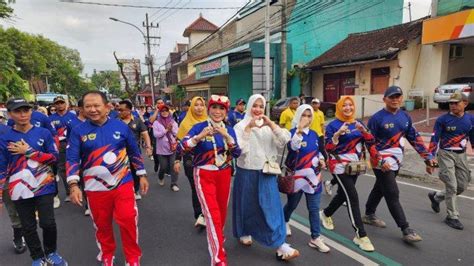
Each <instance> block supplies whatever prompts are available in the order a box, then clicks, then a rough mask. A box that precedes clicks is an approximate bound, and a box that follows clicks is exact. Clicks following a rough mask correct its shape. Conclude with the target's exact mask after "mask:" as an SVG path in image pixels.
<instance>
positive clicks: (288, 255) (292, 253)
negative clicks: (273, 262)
mask: <svg viewBox="0 0 474 266" xmlns="http://www.w3.org/2000/svg"><path fill="white" fill-rule="evenodd" d="M299 255H300V252H299V251H298V250H296V249H294V248H292V247H290V245H288V244H287V243H285V244H283V245H281V246H280V247H279V248H278V249H277V252H276V258H277V260H281V261H289V260H291V259H294V258H296V257H298V256H299Z"/></svg>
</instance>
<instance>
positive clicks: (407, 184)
mask: <svg viewBox="0 0 474 266" xmlns="http://www.w3.org/2000/svg"><path fill="white" fill-rule="evenodd" d="M365 175H366V176H370V177H373V178H375V176H374V175H371V174H365ZM397 183H398V184H402V185H406V186H411V187H416V188H421V189H424V190H429V191H436V192H438V191H440V190H439V189H434V188H430V187H424V186H420V185H415V184H411V183H408V182H403V181H397ZM458 197H459V198H463V199H468V200H474V197H469V196H465V195H459V196H458Z"/></svg>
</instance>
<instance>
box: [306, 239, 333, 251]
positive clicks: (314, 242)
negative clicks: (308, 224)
mask: <svg viewBox="0 0 474 266" xmlns="http://www.w3.org/2000/svg"><path fill="white" fill-rule="evenodd" d="M308 245H309V246H310V247H312V248H315V249H317V250H319V251H320V252H322V253H327V252H329V251H330V250H331V249H330V248H329V247H328V246H326V244H324V241H323V238H322V237H321V236H318V237H317V238H312V239H311V241H309V242H308Z"/></svg>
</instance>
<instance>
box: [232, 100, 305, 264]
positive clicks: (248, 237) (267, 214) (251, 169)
mask: <svg viewBox="0 0 474 266" xmlns="http://www.w3.org/2000/svg"><path fill="white" fill-rule="evenodd" d="M264 112H265V98H264V97H263V96H262V95H260V94H254V95H252V96H251V97H250V99H249V101H248V105H247V111H246V113H245V117H244V119H243V120H242V121H240V122H239V123H238V124H237V125H235V127H234V130H235V133H236V135H237V142H238V143H239V145H240V147H241V149H242V153H241V155H240V157H239V158H238V159H237V171H236V175H235V180H234V187H233V202H232V210H233V217H232V224H233V233H234V237H236V238H239V241H240V243H242V244H243V245H246V246H250V245H251V244H252V239H255V240H256V241H258V242H259V243H261V244H262V245H264V246H267V247H271V248H275V249H277V258H278V259H280V260H290V259H293V258H295V257H297V256H299V252H298V250H296V249H293V248H291V247H290V245H288V244H287V243H286V242H285V240H286V227H285V219H284V214H283V209H282V205H281V201H280V192H279V191H278V185H277V182H276V175H271V174H264V173H263V172H262V170H263V166H264V164H265V162H266V161H267V160H269V161H273V162H277V161H278V158H277V156H278V150H277V149H278V148H280V149H283V147H284V146H285V145H286V143H288V141H289V140H290V133H289V132H288V131H287V130H286V129H282V128H280V127H278V126H277V125H276V124H275V123H274V122H273V121H271V120H270V119H269V118H268V117H266V116H265V115H264Z"/></svg>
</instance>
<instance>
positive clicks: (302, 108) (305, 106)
mask: <svg viewBox="0 0 474 266" xmlns="http://www.w3.org/2000/svg"><path fill="white" fill-rule="evenodd" d="M306 110H309V111H310V112H311V122H310V123H309V126H311V124H312V123H313V119H314V110H313V107H311V105H309V104H302V105H300V106H299V107H298V109H296V114H295V117H293V121H292V122H291V128H295V127H298V124H299V123H300V121H301V116H302V115H303V113H304V111H306ZM309 126H308V127H309Z"/></svg>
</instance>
